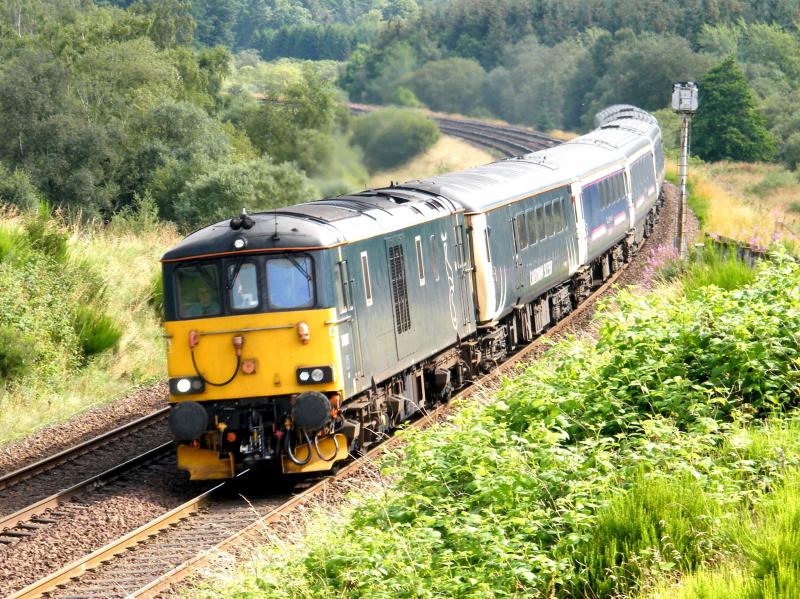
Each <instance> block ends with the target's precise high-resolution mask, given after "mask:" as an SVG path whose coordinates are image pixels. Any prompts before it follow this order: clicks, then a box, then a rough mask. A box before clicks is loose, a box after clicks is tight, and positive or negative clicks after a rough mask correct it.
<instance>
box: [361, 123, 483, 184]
mask: <svg viewBox="0 0 800 599" xmlns="http://www.w3.org/2000/svg"><path fill="white" fill-rule="evenodd" d="M492 161H494V158H493V157H492V155H491V154H489V153H488V152H486V151H484V150H481V149H479V148H476V147H475V146H473V145H471V144H469V143H467V142H465V141H463V140H460V139H456V138H454V137H447V136H442V137H441V138H439V140H438V141H437V142H436V143H435V144H433V146H431V147H430V148H429V149H428V150H427V151H426V152H424V153H422V154H420V155H419V156H416V157H414V158H413V159H412V160H410V161H409V162H407V163H406V164H404V165H402V166H399V167H397V168H395V169H392V170H388V171H381V172H377V173H375V174H374V175H372V176H371V177H370V180H369V187H371V188H377V187H383V186H386V185H389V184H390V183H391V182H392V181H395V182H397V181H399V182H404V181H409V180H411V179H424V178H426V177H435V176H436V175H441V174H442V173H449V172H452V171H457V170H463V169H467V168H472V167H475V166H480V165H482V164H487V163H489V162H492Z"/></svg>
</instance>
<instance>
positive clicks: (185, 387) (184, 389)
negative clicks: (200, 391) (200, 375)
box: [175, 379, 192, 393]
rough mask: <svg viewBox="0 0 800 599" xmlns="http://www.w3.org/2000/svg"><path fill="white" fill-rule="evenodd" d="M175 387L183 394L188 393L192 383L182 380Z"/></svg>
mask: <svg viewBox="0 0 800 599" xmlns="http://www.w3.org/2000/svg"><path fill="white" fill-rule="evenodd" d="M175 387H176V388H177V389H178V391H180V392H181V393H188V392H189V389H191V388H192V381H190V380H189V379H181V380H179V381H178V382H177V383H176V384H175Z"/></svg>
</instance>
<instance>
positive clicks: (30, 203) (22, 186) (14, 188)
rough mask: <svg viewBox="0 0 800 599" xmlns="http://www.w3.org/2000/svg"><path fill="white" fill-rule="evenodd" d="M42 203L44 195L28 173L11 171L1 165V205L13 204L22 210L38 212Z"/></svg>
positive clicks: (18, 170)
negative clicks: (3, 203)
mask: <svg viewBox="0 0 800 599" xmlns="http://www.w3.org/2000/svg"><path fill="white" fill-rule="evenodd" d="M42 201H43V199H42V195H41V194H40V193H39V190H38V189H36V186H35V185H34V184H33V183H32V182H31V179H30V176H29V175H28V173H27V172H26V171H23V170H21V169H19V168H17V169H14V171H9V170H8V169H7V168H6V167H5V166H4V165H2V164H0V203H1V202H5V203H8V204H13V205H14V206H16V207H17V208H19V209H20V210H23V211H29V210H36V209H37V208H38V206H39V204H40V203H41V202H42Z"/></svg>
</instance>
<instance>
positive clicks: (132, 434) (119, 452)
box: [0, 407, 169, 543]
mask: <svg viewBox="0 0 800 599" xmlns="http://www.w3.org/2000/svg"><path fill="white" fill-rule="evenodd" d="M168 412H169V408H168V407H165V408H163V409H160V410H157V411H155V412H152V413H151V414H148V415H146V416H143V417H142V418H138V419H136V420H133V421H131V422H129V423H127V424H124V425H122V426H119V427H117V428H115V429H113V430H110V431H107V432H105V433H103V434H102V435H99V436H97V437H94V438H92V439H89V440H87V441H84V442H83V443H80V444H78V445H75V446H73V447H70V448H68V449H65V450H64V451H61V452H59V453H56V454H54V455H52V456H49V457H47V458H44V459H42V460H39V461H37V462H34V463H32V464H29V465H27V466H25V467H23V468H20V469H18V470H15V471H13V472H10V473H8V474H5V475H3V476H2V477H0V531H2V530H3V528H4V527H6V526H7V523H6V520H7V518H8V516H9V514H12V513H14V512H16V511H18V510H19V509H21V508H22V507H24V506H29V505H30V504H33V503H36V502H37V501H39V500H42V499H45V498H48V497H51V496H52V495H54V494H58V493H59V492H61V491H62V490H65V488H66V487H70V486H73V485H78V484H80V483H81V482H85V481H86V480H88V479H89V478H92V475H98V474H101V473H102V472H103V470H105V469H106V468H107V467H108V466H106V467H105V468H104V467H103V466H102V464H112V465H117V464H120V463H122V462H125V461H126V460H127V459H130V458H134V457H136V456H137V455H138V454H139V453H141V451H142V449H141V447H142V445H144V446H146V447H147V446H149V447H156V446H157V445H160V444H162V443H165V442H166V441H167V440H169V432H168V430H167V426H166V419H167V415H168ZM98 464H100V466H98ZM1 537H2V535H0V543H1V542H2V538H1Z"/></svg>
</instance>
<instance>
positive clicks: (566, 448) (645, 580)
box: [210, 260, 800, 598]
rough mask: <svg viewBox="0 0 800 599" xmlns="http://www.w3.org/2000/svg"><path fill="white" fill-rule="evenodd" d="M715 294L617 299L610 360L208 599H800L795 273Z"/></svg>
mask: <svg viewBox="0 0 800 599" xmlns="http://www.w3.org/2000/svg"><path fill="white" fill-rule="evenodd" d="M702 283H703V276H702V274H698V275H697V276H696V278H695V280H694V283H693V284H691V285H689V286H687V289H683V287H682V286H681V285H671V286H669V287H665V288H663V289H659V291H658V293H653V294H650V295H647V296H641V295H633V294H628V293H627V292H624V291H623V292H621V293H620V294H619V295H617V297H616V298H615V300H614V304H615V306H614V309H613V310H609V309H606V310H605V311H604V312H603V313H602V316H601V320H600V323H601V326H600V330H599V334H598V340H597V342H596V343H594V342H591V343H590V342H588V341H585V340H584V341H581V340H574V339H571V340H566V341H562V342H560V343H558V344H557V345H556V346H555V347H554V348H552V350H551V351H550V354H549V355H548V357H547V359H546V360H540V361H538V362H536V363H535V364H533V365H531V366H530V367H529V368H527V369H526V370H523V371H520V372H519V373H517V374H516V375H515V376H514V377H513V379H510V380H506V381H505V383H504V384H503V387H502V389H501V390H500V391H499V393H498V394H497V397H496V398H494V399H492V400H490V401H488V402H486V403H483V404H480V405H477V404H470V405H465V406H464V407H463V409H462V410H461V411H460V412H459V413H458V414H457V416H456V417H455V418H454V420H453V421H452V422H451V423H449V424H446V425H442V426H437V427H435V428H432V429H429V430H426V431H421V432H416V431H415V432H409V433H407V434H406V435H405V436H406V440H407V444H406V445H405V447H404V448H403V449H402V450H401V452H400V454H399V455H398V456H397V459H396V460H395V461H394V462H392V463H390V465H389V467H388V472H389V474H390V477H391V479H393V481H394V482H392V483H391V484H390V485H389V486H388V488H386V489H385V490H382V491H381V492H380V493H378V494H376V495H375V496H372V497H368V498H365V499H362V500H361V502H360V504H359V505H357V506H356V507H355V508H353V509H352V510H351V511H350V512H349V513H348V514H347V515H346V516H345V517H343V518H339V519H337V518H335V517H333V518H332V517H331V515H330V514H320V517H319V522H318V523H317V524H315V525H314V526H312V528H311V529H310V531H309V532H308V534H307V536H306V539H305V542H304V544H302V545H300V546H297V547H294V548H291V549H283V550H279V549H277V548H269V549H267V550H265V553H264V558H265V559H264V561H263V562H262V563H260V564H256V565H255V566H254V565H253V564H251V565H250V569H249V571H248V573H247V574H244V575H242V577H241V578H239V579H236V580H235V581H233V582H232V583H231V582H229V586H227V587H226V588H224V589H223V590H220V589H219V588H216V589H214V591H213V593H210V594H212V595H214V596H217V595H219V594H221V595H223V596H229V597H254V596H266V595H268V596H280V597H387V598H388V597H444V596H447V597H453V596H457V597H552V596H557V597H615V596H640V597H644V596H653V595H654V594H655V595H657V594H658V593H659V592H660V593H662V594H664V593H666V594H671V593H678V592H680V593H683V596H684V597H710V596H734V597H735V596H751V597H770V596H776V597H777V596H780V597H791V596H797V594H798V593H800V585H799V584H798V580H800V576H798V572H799V571H800V558H798V554H797V551H796V547H797V544H796V543H795V540H796V537H797V535H798V534H800V525H799V524H798V522H800V518H798V517H797V516H800V508H798V509H796V508H797V505H798V504H799V503H800V499H798V494H797V493H796V490H797V481H798V480H800V474H798V471H799V470H798V469H800V436H798V434H797V433H798V432H800V413H798V411H797V410H796V406H797V404H798V390H799V389H800V339H799V338H798V336H797V331H798V330H800V267H798V265H797V264H795V263H793V262H789V261H783V260H779V261H778V262H776V263H775V264H772V263H769V264H765V265H764V266H763V267H761V269H760V271H759V272H758V273H757V274H756V276H755V279H754V280H752V281H751V282H750V283H747V281H746V279H744V280H741V281H739V283H738V284H740V285H743V286H741V287H738V288H737V287H736V285H737V283H735V282H734V281H733V279H731V285H730V286H731V287H733V288H732V289H731V290H723V289H720V288H718V287H713V286H711V287H709V286H704V285H703V284H702ZM787 498H790V499H791V501H789V499H787ZM253 568H255V570H254V571H253ZM665 580H667V581H673V582H671V583H670V585H672V584H675V585H677V586H678V588H679V589H680V591H677V590H675V588H672V586H670V587H669V588H668V589H666V590H665V589H664V587H663V586H662V587H659V585H663V584H664V581H665ZM681 580H684V581H685V582H681ZM707 580H712V581H713V584H716V585H717V587H715V588H728V587H726V586H725V585H729V586H730V581H732V580H733V581H739V580H742V581H746V583H747V585H749V586H747V588H749V589H751V590H752V591H753V593H752V594H750V595H745V594H744V591H742V590H741V589H739V590H737V593H738V595H737V594H736V593H734V594H732V595H708V594H706V595H703V594H702V593H701V592H700V591H698V592H695V591H694V590H693V589H700V588H702V585H704V584H706V581H707ZM708 584H712V583H708ZM742 588H744V587H742Z"/></svg>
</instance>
